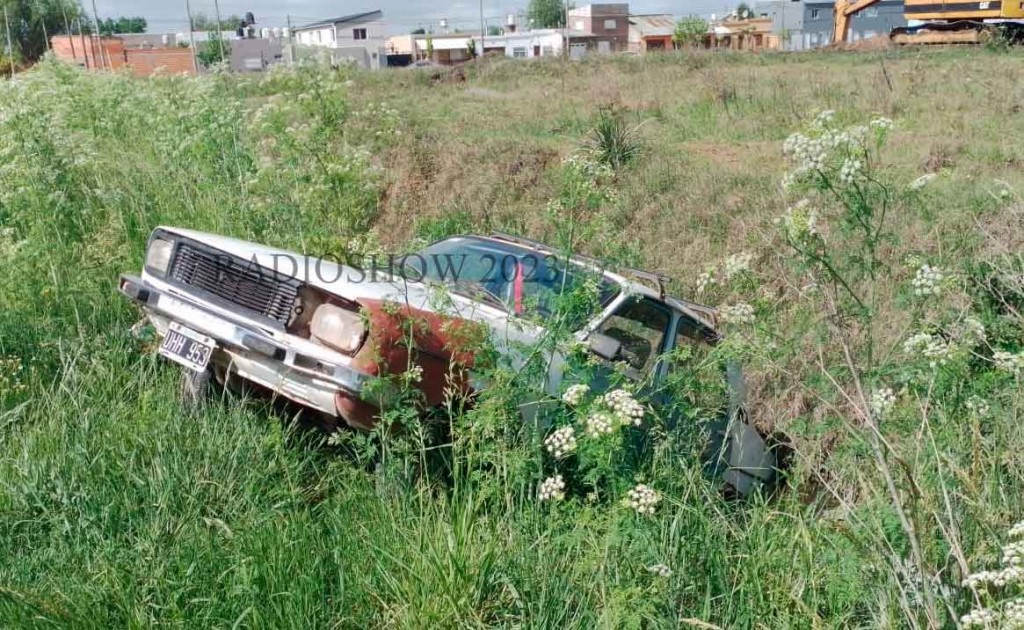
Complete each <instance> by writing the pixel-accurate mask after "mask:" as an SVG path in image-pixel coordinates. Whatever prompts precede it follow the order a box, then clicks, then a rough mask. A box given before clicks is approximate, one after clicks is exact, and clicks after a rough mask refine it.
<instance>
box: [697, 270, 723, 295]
mask: <svg viewBox="0 0 1024 630" xmlns="http://www.w3.org/2000/svg"><path fill="white" fill-rule="evenodd" d="M716 284H718V280H716V279H715V270H714V269H709V270H707V271H704V272H702V273H701V274H700V275H698V276H697V293H704V292H705V291H707V290H708V288H709V287H711V286H713V285H716Z"/></svg>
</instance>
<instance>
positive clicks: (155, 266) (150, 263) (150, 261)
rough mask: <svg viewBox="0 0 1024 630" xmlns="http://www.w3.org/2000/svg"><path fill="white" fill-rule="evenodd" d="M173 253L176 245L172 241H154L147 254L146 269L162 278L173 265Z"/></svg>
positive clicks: (156, 239) (157, 239)
mask: <svg viewBox="0 0 1024 630" xmlns="http://www.w3.org/2000/svg"><path fill="white" fill-rule="evenodd" d="M173 252H174V243H172V242H171V241H165V240H164V239H162V238H155V239H153V242H151V243H150V244H149V250H148V251H147V252H146V269H148V270H149V271H153V272H155V273H157V274H158V275H161V276H162V275H164V274H166V273H167V268H168V267H170V265H171V254H172V253H173Z"/></svg>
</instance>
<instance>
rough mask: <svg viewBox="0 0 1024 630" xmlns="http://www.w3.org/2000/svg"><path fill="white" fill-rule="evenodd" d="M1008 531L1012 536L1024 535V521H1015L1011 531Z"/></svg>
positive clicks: (1019, 536)
mask: <svg viewBox="0 0 1024 630" xmlns="http://www.w3.org/2000/svg"><path fill="white" fill-rule="evenodd" d="M1007 533H1008V534H1009V536H1010V538H1021V537H1024V521H1018V522H1017V523H1014V525H1013V527H1011V528H1010V531H1009V532H1007Z"/></svg>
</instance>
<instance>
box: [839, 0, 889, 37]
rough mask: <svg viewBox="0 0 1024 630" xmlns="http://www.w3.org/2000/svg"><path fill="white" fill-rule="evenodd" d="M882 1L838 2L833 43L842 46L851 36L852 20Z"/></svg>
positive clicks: (843, 0)
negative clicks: (859, 13) (862, 10)
mask: <svg viewBox="0 0 1024 630" xmlns="http://www.w3.org/2000/svg"><path fill="white" fill-rule="evenodd" d="M879 1H880V0H836V22H835V28H833V29H832V43H833V44H842V43H843V42H845V41H846V37H847V36H848V35H849V34H850V18H852V17H853V16H854V14H856V13H857V12H858V11H860V10H861V9H866V8H868V7H870V6H871V5H873V4H876V3H878V2H879Z"/></svg>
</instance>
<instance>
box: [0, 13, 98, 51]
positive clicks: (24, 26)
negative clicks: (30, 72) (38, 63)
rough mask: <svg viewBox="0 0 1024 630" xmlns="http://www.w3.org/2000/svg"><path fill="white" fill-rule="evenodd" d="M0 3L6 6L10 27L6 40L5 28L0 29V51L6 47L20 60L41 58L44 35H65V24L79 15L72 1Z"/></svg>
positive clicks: (46, 36) (45, 37) (45, 38)
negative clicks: (0, 43)
mask: <svg viewBox="0 0 1024 630" xmlns="http://www.w3.org/2000/svg"><path fill="white" fill-rule="evenodd" d="M0 5H3V6H4V7H6V8H7V19H8V21H9V22H10V28H11V41H10V42H8V41H7V40H6V37H7V31H6V28H4V29H3V30H2V31H0V34H2V35H3V38H4V43H3V45H2V48H0V52H3V50H4V49H6V48H8V46H9V47H10V49H11V54H12V55H13V56H14V57H15V58H19V59H21V60H22V61H23V62H32V61H35V60H36V59H39V58H40V57H42V56H43V53H44V52H46V49H47V41H46V40H47V38H48V37H53V36H54V35H64V34H67V33H68V30H67V29H66V28H65V25H70V24H72V23H73V22H74V21H75V20H77V19H78V18H79V17H82V10H81V8H80V7H79V5H78V2H77V1H76V0H0ZM65 16H66V17H67V21H65ZM0 26H4V27H6V25H0Z"/></svg>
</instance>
